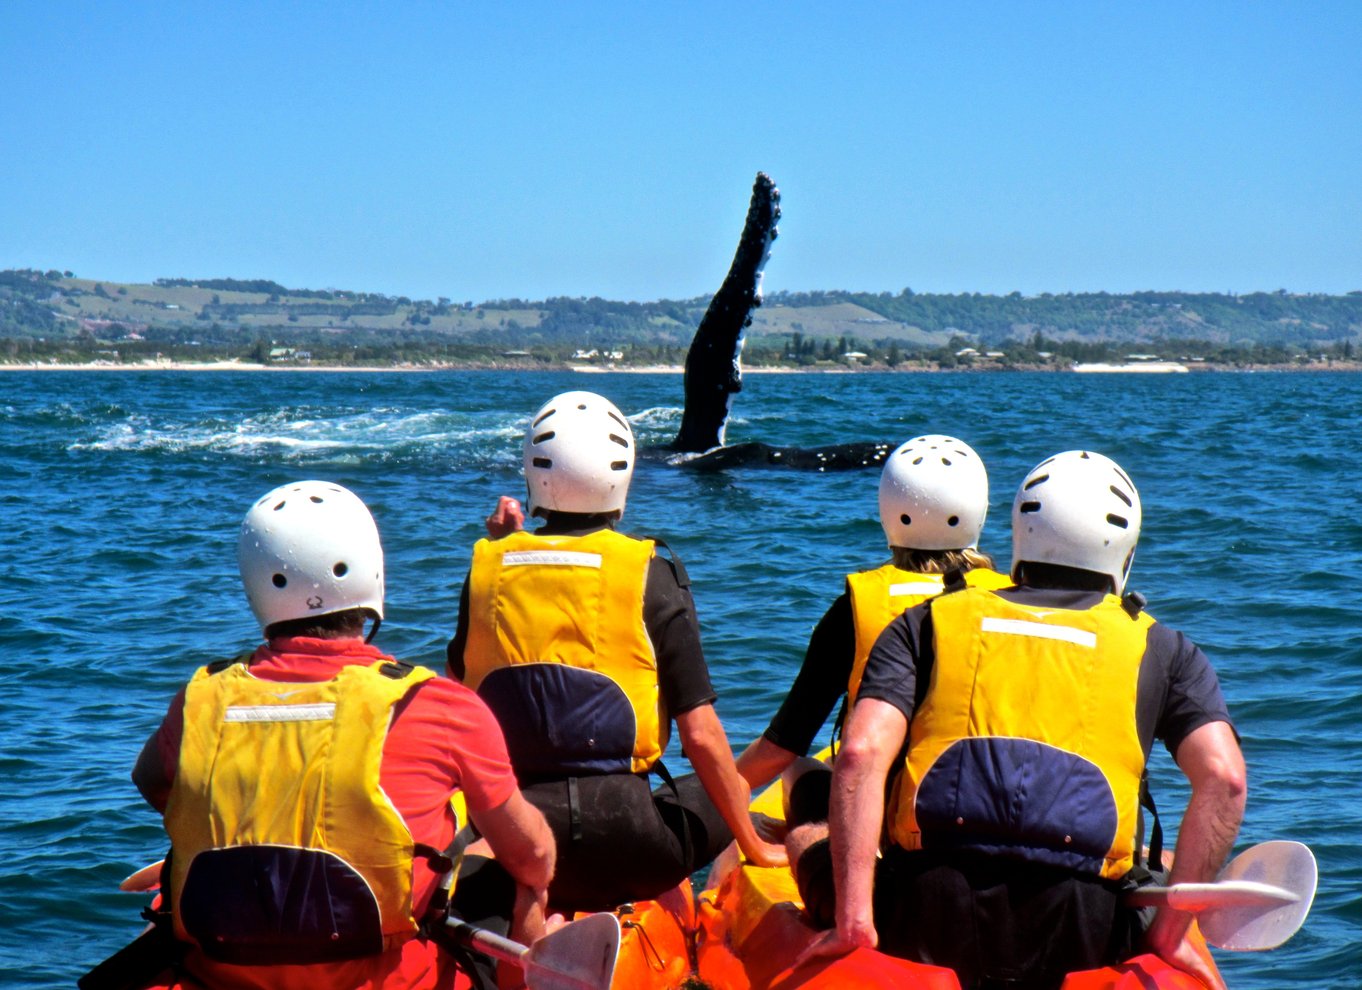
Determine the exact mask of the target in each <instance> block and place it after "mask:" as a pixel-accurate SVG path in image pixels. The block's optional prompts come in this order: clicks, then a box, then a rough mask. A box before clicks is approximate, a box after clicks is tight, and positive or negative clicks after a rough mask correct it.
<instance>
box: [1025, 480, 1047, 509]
mask: <svg viewBox="0 0 1362 990" xmlns="http://www.w3.org/2000/svg"><path fill="white" fill-rule="evenodd" d="M1049 480H1050V476H1049V475H1048V474H1042V475H1038V476H1036V477H1034V478H1032V479H1031V480H1030V481H1028V482H1027V483H1026V484H1024V485H1022V491H1024V492H1029V491H1030V490H1031V489H1032V488H1035V487H1036V486H1037V485H1043V484H1045V482H1047V481H1049ZM1031 511H1032V512H1034V511H1035V510H1034V509H1032V510H1031Z"/></svg>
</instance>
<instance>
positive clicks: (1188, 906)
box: [1126, 840, 1319, 952]
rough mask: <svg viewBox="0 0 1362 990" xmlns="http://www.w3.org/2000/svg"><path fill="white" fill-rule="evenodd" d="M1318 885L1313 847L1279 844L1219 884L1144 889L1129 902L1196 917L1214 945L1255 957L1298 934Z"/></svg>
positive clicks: (1257, 851)
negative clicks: (1311, 849) (1311, 848)
mask: <svg viewBox="0 0 1362 990" xmlns="http://www.w3.org/2000/svg"><path fill="white" fill-rule="evenodd" d="M1318 880H1319V871H1318V868H1317V867H1316V865H1315V857H1314V854H1313V853H1311V852H1310V848H1309V847H1308V846H1306V845H1303V844H1302V843H1299V842H1287V841H1284V840H1277V841H1274V842H1263V843H1259V844H1258V845H1256V846H1253V847H1252V848H1250V849H1246V850H1245V851H1244V852H1242V853H1240V854H1239V855H1238V856H1236V857H1234V859H1232V860H1230V862H1229V864H1228V865H1227V866H1226V867H1225V868H1224V869H1223V870H1221V871H1220V876H1219V877H1217V878H1216V880H1215V882H1214V883H1179V884H1174V885H1173V886H1172V887H1141V888H1140V889H1139V890H1136V891H1133V892H1132V893H1130V894H1128V895H1127V897H1126V900H1127V903H1129V904H1132V905H1134V906H1136V907H1145V906H1155V907H1163V906H1165V905H1166V906H1168V907H1171V908H1174V909H1176V910H1178V911H1187V912H1190V913H1192V914H1195V915H1196V916H1197V925H1198V926H1199V927H1200V928H1201V933H1202V935H1204V936H1205V937H1206V941H1207V942H1209V943H1210V944H1211V945H1214V946H1216V947H1217V948H1220V949H1231V950H1234V951H1237V952H1252V951H1259V950H1262V949H1275V948H1276V947H1277V946H1279V945H1281V944H1282V943H1283V942H1285V941H1286V940H1287V939H1289V938H1290V937H1291V936H1292V935H1294V934H1296V932H1297V931H1298V930H1299V929H1300V927H1301V925H1302V924H1304V923H1305V916H1306V915H1307V914H1309V913H1310V905H1311V904H1312V903H1314V900H1315V886H1316V884H1317V883H1318Z"/></svg>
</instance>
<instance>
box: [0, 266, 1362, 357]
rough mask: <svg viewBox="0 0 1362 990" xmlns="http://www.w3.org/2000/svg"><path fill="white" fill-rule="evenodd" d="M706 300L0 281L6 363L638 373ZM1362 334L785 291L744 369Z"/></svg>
mask: <svg viewBox="0 0 1362 990" xmlns="http://www.w3.org/2000/svg"><path fill="white" fill-rule="evenodd" d="M708 302H709V300H708V298H707V297H701V298H696V299H687V300H659V301H656V302H647V303H626V302H614V301H611V300H606V299H599V298H590V299H571V298H555V299H547V300H543V301H541V302H530V301H526V300H521V299H497V300H486V301H483V302H477V303H475V302H473V301H465V302H457V303H456V302H453V301H451V300H449V299H445V298H441V299H438V300H434V301H431V300H422V299H409V298H407V297H405V296H388V295H384V294H381V293H372V292H354V291H348V290H340V289H290V288H287V287H285V286H283V285H280V284H278V283H276V282H273V281H269V280H266V279H254V280H245V279H229V278H220V279H186V278H173V279H158V280H157V281H156V282H154V283H152V284H150V285H145V284H120V283H114V282H101V281H96V280H92V279H86V278H77V277H75V276H74V275H72V274H71V273H70V272H57V271H48V272H38V271H32V270H9V271H0V339H3V340H5V342H6V343H5V347H6V350H7V351H8V353H9V355H10V356H11V358H13V357H14V356H15V355H16V354H17V353H18V352H20V351H23V350H24V349H25V348H28V349H30V350H31V349H32V348H33V347H35V346H38V345H39V344H41V345H44V346H46V347H49V348H50V347H55V346H59V345H60V346H65V347H68V348H75V349H77V350H82V351H86V352H89V351H92V350H93V351H94V352H102V351H109V350H111V349H118V350H120V352H126V351H129V350H133V351H137V350H146V349H149V348H152V347H156V348H159V349H160V350H161V351H164V350H166V349H176V350H183V349H189V348H199V349H202V350H203V351H204V352H208V351H211V352H214V353H237V352H241V351H242V350H243V349H250V350H252V351H253V352H255V354H256V356H257V357H264V358H267V357H268V351H269V350H271V349H278V348H281V347H283V348H286V349H287V348H292V349H297V348H310V349H312V350H314V351H321V352H324V353H326V354H327V355H334V354H336V353H341V352H346V353H350V354H352V355H359V356H363V355H365V354H366V353H367V354H370V356H373V355H377V356H379V357H384V356H386V357H388V358H391V357H393V356H394V354H401V353H404V352H408V351H411V352H414V353H419V354H422V355H425V356H427V357H430V356H432V355H434V356H438V355H439V354H440V353H443V354H444V355H445V356H446V357H448V356H450V355H457V356H459V357H461V358H470V359H477V357H478V355H483V356H485V357H495V356H505V355H506V353H507V352H511V351H525V352H528V353H529V354H530V355H532V356H539V357H540V358H542V359H545V360H554V361H560V360H564V359H568V358H570V357H571V354H572V352H573V351H574V350H582V349H598V350H612V351H613V350H618V349H620V348H623V349H624V350H625V351H627V352H628V354H629V356H630V358H631V359H633V360H635V361H636V362H637V361H676V360H679V359H680V358H681V357H682V356H684V353H685V348H686V346H687V345H688V343H689V341H690V337H691V335H692V334H693V333H694V330H695V327H696V326H697V325H698V323H699V321H700V318H701V316H702V315H703V314H704V311H705V307H706V305H707V304H708ZM1359 337H1362V292H1350V293H1348V294H1347V295H1344V296H1330V295H1321V294H1309V295H1296V294H1292V293H1288V292H1286V291H1285V290H1278V291H1276V292H1256V293H1250V294H1247V295H1226V294H1217V293H1182V292H1137V293H1131V294H1127V295H1114V294H1109V293H1105V292H1098V293H1065V294H1058V295H1055V294H1050V293H1043V294H1041V295H1038V296H1022V295H1021V294H1020V293H1016V292H1014V293H1010V294H1008V295H1005V296H998V295H984V294H980V293H961V294H958V295H945V294H932V293H915V292H913V291H912V290H911V289H904V290H903V291H902V292H900V293H898V294H893V293H888V292H883V293H878V294H876V293H853V292H841V291H828V292H776V293H773V294H771V295H769V296H768V297H767V299H766V304H765V305H764V306H763V307H762V308H761V309H759V310H758V311H757V312H756V313H755V315H754V319H753V323H752V327H751V331H750V335H749V341H748V356H749V358H751V359H753V361H754V362H755V363H761V361H763V360H765V359H769V360H795V361H798V362H800V363H810V362H812V361H817V360H819V359H839V358H840V357H841V355H842V354H844V353H845V352H847V351H848V350H853V351H863V352H867V353H870V352H874V354H873V355H872V359H874V360H887V362H888V363H889V364H896V363H898V360H902V359H904V358H907V357H910V356H912V355H915V354H923V355H926V354H931V353H934V352H943V353H945V352H949V353H954V351H956V350H959V349H962V348H963V347H964V346H966V345H970V346H975V347H978V348H981V349H996V350H999V351H1004V352H1006V353H1008V354H1011V355H1020V358H1019V360H1020V359H1026V358H1029V359H1032V360H1034V359H1036V357H1037V356H1038V355H1040V356H1042V357H1043V356H1044V355H1045V354H1052V353H1062V354H1064V355H1066V356H1067V357H1069V358H1075V359H1094V360H1095V359H1100V358H1101V357H1104V356H1107V355H1109V354H1114V353H1119V352H1120V351H1121V350H1122V349H1130V348H1137V349H1141V350H1156V351H1160V352H1162V353H1164V354H1165V355H1166V356H1187V355H1195V356H1209V355H1215V354H1219V353H1223V352H1226V351H1235V352H1245V353H1247V352H1252V351H1255V350H1257V351H1263V350H1264V349H1268V350H1272V351H1274V352H1280V354H1282V355H1290V354H1292V353H1311V352H1318V351H1322V350H1331V351H1336V352H1340V353H1341V352H1342V351H1346V352H1347V355H1348V356H1351V353H1352V347H1353V344H1354V342H1355V341H1357V340H1358V338H1359ZM262 348H263V349H264V350H263V351H262ZM895 357H897V359H898V360H895V359H894V358H895Z"/></svg>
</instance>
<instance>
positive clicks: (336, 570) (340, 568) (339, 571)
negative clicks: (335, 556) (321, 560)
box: [331, 560, 350, 577]
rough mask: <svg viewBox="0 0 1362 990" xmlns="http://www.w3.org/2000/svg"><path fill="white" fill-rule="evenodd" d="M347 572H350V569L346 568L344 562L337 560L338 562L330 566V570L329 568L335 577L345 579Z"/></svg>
mask: <svg viewBox="0 0 1362 990" xmlns="http://www.w3.org/2000/svg"><path fill="white" fill-rule="evenodd" d="M349 570H350V568H349V567H348V566H346V563H345V561H343V560H338V561H336V563H335V564H334V565H333V566H332V568H331V573H332V574H334V575H336V577H345V575H346V574H347V573H348V572H349Z"/></svg>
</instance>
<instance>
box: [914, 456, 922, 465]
mask: <svg viewBox="0 0 1362 990" xmlns="http://www.w3.org/2000/svg"><path fill="white" fill-rule="evenodd" d="M921 463H922V458H921V457H914V458H913V464H914V465H918V464H921Z"/></svg>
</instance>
